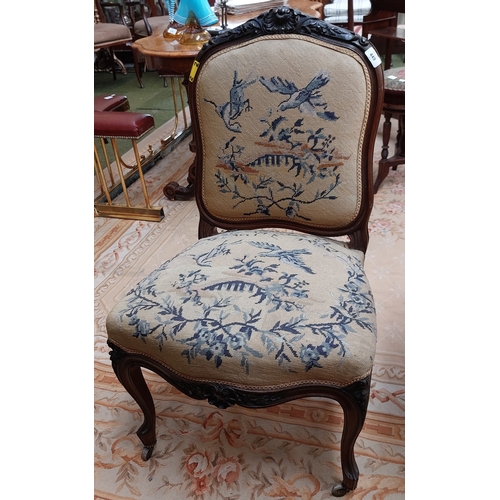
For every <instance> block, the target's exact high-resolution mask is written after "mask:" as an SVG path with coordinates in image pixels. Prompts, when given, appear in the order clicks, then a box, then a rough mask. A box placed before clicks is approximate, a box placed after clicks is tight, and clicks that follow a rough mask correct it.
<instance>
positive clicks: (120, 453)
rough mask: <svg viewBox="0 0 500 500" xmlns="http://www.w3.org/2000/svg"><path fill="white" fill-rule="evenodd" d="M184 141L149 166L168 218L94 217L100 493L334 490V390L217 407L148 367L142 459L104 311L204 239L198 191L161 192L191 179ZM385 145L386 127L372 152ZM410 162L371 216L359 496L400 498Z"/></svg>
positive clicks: (150, 495)
mask: <svg viewBox="0 0 500 500" xmlns="http://www.w3.org/2000/svg"><path fill="white" fill-rule="evenodd" d="M394 128H395V127H393V129H394ZM162 132H163V131H162V130H160V129H159V130H158V133H159V134H160V135H161V133H162ZM393 135H395V131H394V130H393ZM188 144H189V138H188V139H187V140H184V141H183V142H182V143H181V144H180V145H179V146H178V147H177V148H176V149H174V151H172V152H171V153H170V154H169V155H168V156H166V157H165V158H163V159H162V160H160V161H159V162H158V163H157V164H156V165H155V166H154V167H153V168H152V169H151V170H150V171H149V172H148V173H147V174H146V178H147V186H148V192H149V194H150V198H151V200H152V202H153V204H154V205H160V206H163V207H164V212H165V218H164V219H163V220H162V221H161V222H159V223H155V222H140V221H126V220H119V219H105V218H98V217H96V218H95V314H94V323H95V384H94V387H95V431H94V433H95V482H94V488H95V499H97V500H125V499H127V500H128V499H139V498H147V499H152V500H155V499H165V498H167V499H176V500H181V499H188V498H195V499H204V500H216V499H217V500H218V499H226V500H229V499H231V500H236V499H242V500H252V499H271V498H273V499H287V500H288V499H290V500H291V499H294V500H295V499H300V500H322V499H327V498H332V497H331V488H332V486H333V485H334V484H336V483H337V482H339V480H340V478H341V477H342V474H341V470H340V452H339V450H340V436H341V429H342V421H343V415H342V410H341V408H340V406H339V405H338V404H337V403H335V402H334V401H330V400H326V399H321V398H309V399H302V400H297V401H294V402H291V403H287V404H282V405H279V406H275V407H272V408H267V409H259V410H249V409H245V408H240V407H233V408H229V409H227V410H223V411H221V410H217V409H216V408H215V407H212V406H210V405H209V404H208V403H206V402H199V401H194V400H192V399H189V398H188V397H187V396H184V395H183V394H182V393H180V392H179V391H177V390H176V389H175V388H173V387H172V386H170V385H169V384H168V383H166V382H165V381H164V380H163V379H161V378H160V377H158V376H157V375H156V374H154V373H152V372H148V371H145V377H146V380H147V382H148V383H149V384H150V386H151V391H152V393H153V397H154V399H155V404H156V411H157V433H158V442H157V444H156V447H155V450H154V452H153V456H152V458H151V459H150V460H149V461H148V462H144V461H143V460H142V459H141V451H142V445H141V443H140V441H139V439H138V437H137V436H136V434H135V433H136V431H137V429H138V427H139V426H140V424H141V423H142V417H141V411H140V409H139V408H138V406H137V404H136V403H135V402H134V400H133V399H132V398H131V397H130V396H129V395H128V394H127V392H126V391H125V390H124V389H123V387H122V386H121V385H120V383H119V382H118V380H117V379H116V377H115V375H114V373H113V370H112V368H111V363H110V361H109V355H108V350H109V349H108V347H107V345H106V338H107V337H106V330H105V320H106V316H107V314H108V312H109V310H110V309H111V308H112V307H113V305H114V304H115V303H116V301H117V300H118V299H119V298H121V297H122V296H123V295H124V294H125V293H126V292H127V291H128V290H129V289H130V288H132V287H133V286H134V285H135V284H136V283H137V282H138V281H139V280H141V279H142V278H143V277H144V276H146V275H147V274H148V273H150V272H151V271H152V270H153V269H155V268H156V267H157V266H158V265H159V264H160V263H162V262H163V261H165V260H167V259H169V258H171V257H173V256H174V255H175V254H177V253H178V252H179V251H180V250H182V249H183V248H185V247H186V246H188V245H190V244H191V243H194V241H195V240H196V237H197V223H198V215H197V210H196V205H195V202H194V201H169V200H167V199H166V198H165V197H164V196H163V192H162V190H163V186H164V185H165V184H166V183H167V182H169V181H171V180H175V181H177V182H179V183H180V184H183V181H184V179H185V177H186V173H187V169H188V167H189V165H190V164H191V161H192V159H193V154H192V153H191V152H190V151H189V147H188ZM393 144H394V139H391V148H392V147H393ZM380 146H381V128H380V130H379V138H378V142H377V146H376V149H375V151H376V152H379V151H380ZM376 155H377V153H376ZM376 168H377V165H375V170H376ZM404 172H405V167H404V166H400V167H398V170H396V171H393V170H391V171H390V173H389V176H388V177H387V179H386V180H385V181H384V183H383V184H382V186H381V188H380V190H379V192H378V193H377V194H376V195H375V204H374V209H373V212H372V216H371V219H370V244H369V247H368V252H367V257H366V271H367V274H368V277H369V279H370V283H371V285H372V290H373V295H374V298H375V303H376V306H377V322H378V342H377V354H376V357H375V366H374V371H373V379H372V388H371V399H370V404H369V407H368V415H367V418H366V422H365V425H364V428H363V430H362V432H361V434H360V437H359V438H358V441H357V446H356V450H355V451H356V457H357V458H356V460H357V464H358V466H359V469H360V479H359V483H358V488H357V489H356V490H355V491H354V492H352V493H350V494H349V497H348V498H350V499H353V500H360V499H364V500H367V499H373V500H377V499H378V500H382V499H383V500H392V499H393V500H396V499H402V498H404V464H405V458H404V383H405V378H404V377H405V369H404V366H405V360H404V257H405V247H404V234H405V233H404V186H405V184H404ZM346 498H347V497H346Z"/></svg>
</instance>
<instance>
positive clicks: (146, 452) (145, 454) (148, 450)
mask: <svg viewBox="0 0 500 500" xmlns="http://www.w3.org/2000/svg"><path fill="white" fill-rule="evenodd" d="M153 448H154V445H153V446H144V448H143V449H142V453H141V458H142V459H143V460H144V461H145V462H147V461H148V460H149V459H150V458H151V455H152V454H153Z"/></svg>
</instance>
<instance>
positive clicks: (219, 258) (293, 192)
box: [106, 7, 383, 496]
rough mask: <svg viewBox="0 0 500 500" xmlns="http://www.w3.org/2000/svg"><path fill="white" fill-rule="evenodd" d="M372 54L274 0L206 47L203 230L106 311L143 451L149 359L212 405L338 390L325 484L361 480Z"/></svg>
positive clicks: (370, 339) (193, 85)
mask: <svg viewBox="0 0 500 500" xmlns="http://www.w3.org/2000/svg"><path fill="white" fill-rule="evenodd" d="M370 53H373V48H372V47H371V45H370V44H369V42H368V41H367V40H366V39H362V38H360V37H359V36H357V35H355V34H353V33H351V32H348V31H346V30H343V29H341V28H337V27H333V26H331V25H330V24H328V23H325V22H323V21H320V20H318V19H315V18H312V17H309V16H306V15H304V14H302V13H300V12H298V11H294V10H292V9H289V8H288V7H280V8H276V9H271V10H270V11H268V12H266V13H263V14H261V15H260V16H258V17H257V18H256V19H254V20H251V21H249V22H248V23H245V24H244V25H242V26H240V27H238V28H236V29H234V30H230V31H228V32H226V33H224V34H223V35H221V36H219V37H214V38H213V39H212V40H211V41H210V42H209V43H207V44H206V45H205V46H204V48H203V49H202V50H201V51H200V53H199V54H198V56H197V58H196V62H195V65H194V66H193V67H194V68H197V69H196V70H193V71H192V72H191V75H190V81H189V84H188V97H189V104H190V110H191V117H192V124H193V144H194V149H195V152H196V156H195V163H194V172H195V195H196V202H197V206H198V209H199V213H200V222H199V232H198V234H199V237H200V239H199V240H198V242H197V243H195V244H194V245H192V246H191V247H189V248H187V249H185V250H184V251H182V252H180V253H179V254H178V255H177V256H176V257H174V258H173V259H172V260H170V261H169V262H166V263H164V264H163V265H161V266H160V267H159V268H158V269H157V270H156V271H154V272H153V273H151V274H150V275H149V276H147V277H146V278H144V280H142V281H141V283H139V284H138V285H137V286H136V287H135V288H134V289H133V290H131V291H130V292H129V293H128V294H127V295H126V296H125V297H124V298H123V299H122V300H120V301H119V302H118V304H116V306H115V307H114V308H113V309H112V311H111V312H110V313H109V315H108V317H107V321H106V328H107V333H108V344H109V346H110V347H111V349H112V350H111V353H110V355H111V360H112V365H113V369H114V371H115V373H116V376H117V378H118V380H119V381H120V382H121V383H122V384H123V386H124V387H125V388H126V390H127V391H128V392H129V393H130V394H131V395H132V397H133V398H134V399H135V401H136V402H137V404H138V405H139V406H140V408H141V409H142V411H143V413H144V422H143V424H142V425H141V426H140V428H139V430H138V431H137V435H138V437H139V438H140V440H141V441H142V443H143V445H144V449H143V453H142V457H143V459H144V460H148V459H149V458H150V457H151V455H152V452H153V448H154V445H155V443H156V430H155V406H154V402H153V399H152V396H151V393H150V391H149V389H148V386H147V385H146V383H145V380H144V378H143V375H142V371H141V370H142V368H147V369H150V370H152V371H154V372H156V373H157V374H159V375H160V376H162V377H163V378H164V379H165V380H167V381H168V382H170V383H171V384H173V385H174V386H175V387H177V388H178V389H179V390H181V391H183V392H184V393H185V394H187V395H189V396H191V397H193V398H195V399H208V401H209V403H211V404H213V405H215V406H217V407H218V408H227V407H228V406H232V405H235V404H238V405H241V406H245V407H252V408H259V407H267V406H273V405H276V404H280V403H284V402H286V401H290V400H293V399H296V398H303V397H311V396H316V397H326V398H331V399H334V400H336V401H338V402H339V403H340V405H341V406H342V408H343V410H344V414H345V418H344V424H343V432H342V440H341V452H340V454H341V466H342V482H341V484H337V485H336V486H334V488H333V490H332V493H333V494H334V495H335V496H342V495H344V494H345V493H346V492H347V491H349V490H352V489H354V488H356V486H357V482H358V476H359V472H358V468H357V465H356V461H355V457H354V445H355V442H356V439H357V437H358V435H359V433H360V431H361V429H362V426H363V423H364V419H365V416H366V410H367V405H368V400H369V394H370V380H371V370H372V365H373V359H374V356H375V345H376V325H375V308H374V302H373V297H372V294H371V291H370V287H369V284H368V280H367V277H366V275H365V273H364V270H363V261H364V252H365V251H366V249H367V245H368V219H369V216H370V212H371V208H372V204H373V190H372V172H373V148H374V142H375V138H376V134H377V129H378V122H379V119H380V113H381V109H382V98H383V72H382V68H381V64H378V65H377V64H376V62H373V61H376V59H377V58H376V57H373V58H372V57H370ZM304 54H307V57H304ZM375 56H376V54H375ZM214 81H217V85H214V84H213V82H214ZM221 230H222V231H221ZM335 237H339V238H340V237H344V238H345V241H344V242H342V241H340V240H339V239H338V238H337V239H335ZM311 404H314V402H313V401H311Z"/></svg>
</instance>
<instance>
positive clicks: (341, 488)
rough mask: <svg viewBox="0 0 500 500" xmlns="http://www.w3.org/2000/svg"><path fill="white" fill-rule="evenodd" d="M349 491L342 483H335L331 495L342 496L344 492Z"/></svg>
mask: <svg viewBox="0 0 500 500" xmlns="http://www.w3.org/2000/svg"><path fill="white" fill-rule="evenodd" d="M349 491H351V490H350V489H349V488H346V487H345V486H344V485H343V484H337V485H335V486H334V487H333V488H332V495H333V496H334V497H343V496H344V495H345V494H346V493H349Z"/></svg>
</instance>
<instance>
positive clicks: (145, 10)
mask: <svg viewBox="0 0 500 500" xmlns="http://www.w3.org/2000/svg"><path fill="white" fill-rule="evenodd" d="M125 3H126V5H127V7H128V12H129V15H130V18H131V20H132V29H133V31H134V39H135V40H137V39H138V38H144V37H147V36H150V35H151V34H152V33H153V31H154V30H156V29H158V28H166V27H167V26H168V25H169V24H170V15H169V12H168V11H167V8H166V7H165V4H164V3H163V1H162V0H131V1H126V2H125ZM133 57H134V69H135V75H136V77H137V81H138V82H139V86H140V87H141V88H143V87H144V85H143V83H142V73H143V71H145V68H144V66H145V63H144V57H143V56H142V55H141V54H140V52H139V51H137V50H133ZM168 76H170V75H164V76H163V81H164V84H165V86H166V85H167V80H166V78H167V77H168Z"/></svg>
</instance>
